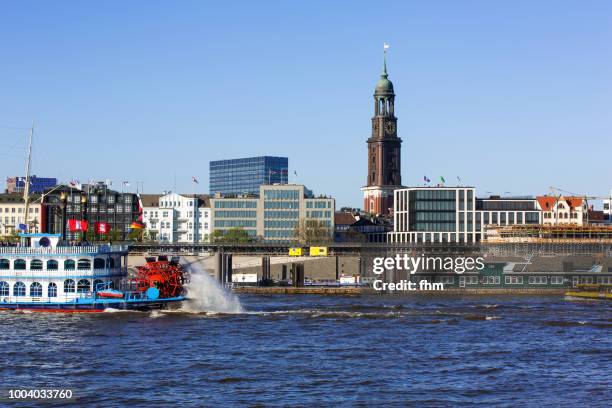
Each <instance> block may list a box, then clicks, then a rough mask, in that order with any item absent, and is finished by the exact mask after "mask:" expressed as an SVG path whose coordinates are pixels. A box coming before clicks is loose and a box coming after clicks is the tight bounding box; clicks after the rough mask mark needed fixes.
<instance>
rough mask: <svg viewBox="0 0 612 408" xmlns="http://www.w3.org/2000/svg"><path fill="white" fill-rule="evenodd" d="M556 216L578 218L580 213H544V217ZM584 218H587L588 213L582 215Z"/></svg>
mask: <svg viewBox="0 0 612 408" xmlns="http://www.w3.org/2000/svg"><path fill="white" fill-rule="evenodd" d="M555 218H558V219H562V218H563V219H568V218H572V219H578V213H575V212H573V213H571V214H568V213H559V214H555V213H551V212H545V213H544V219H555ZM582 218H586V213H584V214H583V215H582Z"/></svg>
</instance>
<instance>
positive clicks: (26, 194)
mask: <svg viewBox="0 0 612 408" xmlns="http://www.w3.org/2000/svg"><path fill="white" fill-rule="evenodd" d="M33 136H34V121H32V127H31V128H30V141H29V143H28V160H27V161H26V176H25V186H24V188H23V201H24V203H25V218H24V225H25V233H26V234H27V233H28V232H30V223H29V222H28V213H29V211H30V164H31V162H32V137H33Z"/></svg>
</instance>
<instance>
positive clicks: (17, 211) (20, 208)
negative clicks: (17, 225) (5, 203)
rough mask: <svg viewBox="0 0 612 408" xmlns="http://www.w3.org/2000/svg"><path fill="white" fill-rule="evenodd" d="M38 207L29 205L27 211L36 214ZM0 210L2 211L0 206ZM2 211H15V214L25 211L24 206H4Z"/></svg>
mask: <svg viewBox="0 0 612 408" xmlns="http://www.w3.org/2000/svg"><path fill="white" fill-rule="evenodd" d="M38 209H39V208H38V207H30V209H29V211H30V212H32V213H34V214H38ZM9 210H10V211H9ZM0 212H2V209H1V208H0ZM4 212H5V213H9V212H10V213H17V214H22V213H24V212H25V208H24V207H17V208H15V207H10V208H9V207H4Z"/></svg>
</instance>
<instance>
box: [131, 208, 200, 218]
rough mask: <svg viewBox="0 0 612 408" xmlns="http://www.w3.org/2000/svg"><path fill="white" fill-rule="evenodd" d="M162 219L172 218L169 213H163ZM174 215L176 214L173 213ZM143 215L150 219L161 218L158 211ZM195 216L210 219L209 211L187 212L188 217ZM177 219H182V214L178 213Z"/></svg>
mask: <svg viewBox="0 0 612 408" xmlns="http://www.w3.org/2000/svg"><path fill="white" fill-rule="evenodd" d="M161 213H162V218H168V217H170V214H171V213H170V212H169V211H162V212H161ZM172 214H173V215H174V213H172ZM143 215H144V216H145V217H147V216H148V217H150V218H158V217H159V212H158V211H144V212H143ZM194 215H199V216H200V217H204V218H208V211H202V210H198V211H187V217H188V218H191V217H193V216H194ZM176 217H177V218H181V212H180V211H177V212H176Z"/></svg>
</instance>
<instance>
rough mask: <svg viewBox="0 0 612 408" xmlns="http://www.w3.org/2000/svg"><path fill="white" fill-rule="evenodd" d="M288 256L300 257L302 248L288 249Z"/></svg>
mask: <svg viewBox="0 0 612 408" xmlns="http://www.w3.org/2000/svg"><path fill="white" fill-rule="evenodd" d="M289 256H302V248H289Z"/></svg>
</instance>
